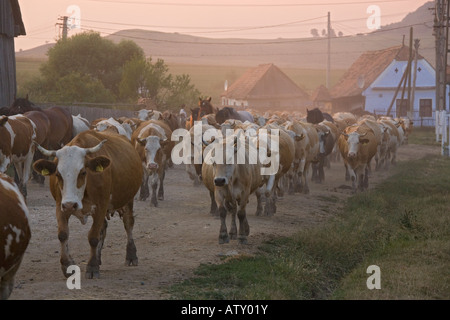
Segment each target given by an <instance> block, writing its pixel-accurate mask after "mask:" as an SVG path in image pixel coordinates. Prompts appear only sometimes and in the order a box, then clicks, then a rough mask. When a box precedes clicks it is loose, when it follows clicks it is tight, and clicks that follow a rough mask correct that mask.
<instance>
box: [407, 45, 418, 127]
mask: <svg viewBox="0 0 450 320" xmlns="http://www.w3.org/2000/svg"><path fill="white" fill-rule="evenodd" d="M419 45H420V40H419V39H414V75H413V83H412V91H411V104H410V105H409V107H410V109H409V113H410V114H409V115H408V118H409V119H411V120H413V119H414V99H415V97H414V96H415V93H416V79H417V59H418V55H419ZM410 115H411V116H412V117H410Z"/></svg>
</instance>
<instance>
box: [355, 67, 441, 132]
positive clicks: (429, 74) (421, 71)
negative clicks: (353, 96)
mask: <svg viewBox="0 0 450 320" xmlns="http://www.w3.org/2000/svg"><path fill="white" fill-rule="evenodd" d="M407 63H408V62H407V61H396V60H394V61H392V63H391V64H390V65H389V66H388V67H387V68H386V69H385V70H384V71H383V72H382V73H381V74H380V76H379V77H378V78H377V79H376V80H375V81H374V82H373V83H372V84H371V85H370V86H369V87H368V88H367V89H366V90H365V91H364V92H363V96H364V97H365V110H366V111H369V112H372V113H376V114H384V115H385V114H386V113H387V111H388V108H389V106H390V104H391V102H392V99H393V97H394V94H395V90H396V89H397V86H398V85H399V83H400V81H401V78H402V75H403V72H404V70H405V69H406V66H407ZM413 67H414V65H413ZM396 70H397V72H396ZM413 72H414V71H413ZM413 79H414V74H412V75H411V81H413ZM402 89H403V88H402V87H401V88H400V89H399V91H398V93H397V98H396V99H401V95H402ZM447 92H449V86H447ZM404 98H405V99H407V98H408V90H407V86H406V88H405V93H404ZM421 99H431V104H432V114H431V116H430V117H421V116H420V113H419V106H420V100H421ZM435 100H436V92H435V71H434V69H433V67H432V66H431V65H430V64H429V63H428V62H427V61H426V60H425V59H421V60H418V62H417V73H416V89H415V93H414V101H413V110H414V112H413V119H412V120H413V121H414V123H415V124H418V125H430V126H432V125H434V111H435V110H436V101H435ZM446 103H447V106H449V98H448V96H447V102H446ZM391 115H392V116H394V117H397V116H398V115H397V114H396V102H395V101H394V104H393V106H392V109H391Z"/></svg>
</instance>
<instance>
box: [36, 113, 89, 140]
mask: <svg viewBox="0 0 450 320" xmlns="http://www.w3.org/2000/svg"><path fill="white" fill-rule="evenodd" d="M72 122H73V129H72V136H73V137H75V136H76V135H77V134H79V133H80V132H83V131H86V130H89V129H90V126H91V124H90V123H89V120H88V119H86V118H83V117H82V116H81V114H78V115H76V116H74V115H72ZM39 145H41V146H42V144H40V143H39Z"/></svg>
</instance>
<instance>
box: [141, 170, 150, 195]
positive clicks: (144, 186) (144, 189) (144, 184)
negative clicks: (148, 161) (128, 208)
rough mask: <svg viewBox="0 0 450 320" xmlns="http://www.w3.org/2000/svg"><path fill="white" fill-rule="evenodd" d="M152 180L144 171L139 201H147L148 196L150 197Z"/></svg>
mask: <svg viewBox="0 0 450 320" xmlns="http://www.w3.org/2000/svg"><path fill="white" fill-rule="evenodd" d="M149 178H150V175H149V174H148V173H147V172H146V170H145V169H144V175H143V177H142V184H141V190H140V192H139V200H140V201H145V200H146V199H147V198H148V196H149V195H150V191H149V189H148V180H149Z"/></svg>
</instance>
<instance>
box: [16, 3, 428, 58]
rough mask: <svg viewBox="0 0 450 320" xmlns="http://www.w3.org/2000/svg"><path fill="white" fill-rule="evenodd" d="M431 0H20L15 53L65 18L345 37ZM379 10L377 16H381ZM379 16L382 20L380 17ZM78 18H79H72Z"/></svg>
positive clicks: (41, 40) (200, 30)
mask: <svg viewBox="0 0 450 320" xmlns="http://www.w3.org/2000/svg"><path fill="white" fill-rule="evenodd" d="M426 2H428V1H427V0H372V1H366V0H155V1H152V0H132V1H125V0H19V4H20V8H21V12H22V19H23V21H24V24H25V29H26V32H27V35H26V36H20V37H18V38H16V41H15V46H16V51H18V50H19V49H23V50H26V49H29V48H33V47H36V46H38V45H41V44H45V43H46V42H55V40H56V39H58V37H59V36H60V27H59V26H58V25H57V24H58V23H61V22H62V21H61V20H58V18H60V17H62V16H69V17H70V16H72V17H79V26H80V28H79V29H72V30H70V31H69V36H70V35H73V34H75V33H77V32H81V31H84V30H95V31H98V32H101V34H102V35H108V34H111V33H114V32H116V31H119V30H123V29H133V28H139V29H146V30H155V31H163V32H178V33H182V34H190V35H196V36H203V37H209V38H257V39H276V38H299V37H309V36H311V33H310V30H311V29H312V28H317V29H318V30H319V32H321V31H322V29H326V26H327V13H328V12H330V15H331V26H332V28H334V29H335V30H337V31H342V32H343V34H344V35H353V34H356V33H366V32H371V31H373V30H371V29H370V28H374V27H376V23H377V21H379V22H380V23H381V25H386V24H389V23H392V22H397V21H400V20H401V19H403V18H404V17H405V15H406V14H408V13H409V12H412V11H414V10H416V9H417V8H418V7H420V6H421V5H423V4H424V3H426ZM378 13H379V15H378ZM378 16H379V20H376V19H377V17H378ZM70 21H71V22H74V21H76V20H72V19H71V20H70Z"/></svg>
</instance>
